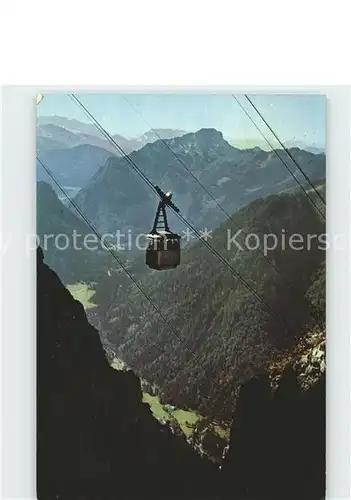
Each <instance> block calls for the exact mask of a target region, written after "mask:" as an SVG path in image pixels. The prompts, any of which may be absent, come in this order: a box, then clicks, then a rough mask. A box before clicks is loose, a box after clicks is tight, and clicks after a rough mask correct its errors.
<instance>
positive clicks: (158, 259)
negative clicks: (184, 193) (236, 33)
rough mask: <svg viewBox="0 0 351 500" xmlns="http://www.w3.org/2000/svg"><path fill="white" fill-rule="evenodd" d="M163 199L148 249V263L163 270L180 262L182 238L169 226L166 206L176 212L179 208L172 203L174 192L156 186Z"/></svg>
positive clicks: (149, 237) (151, 232)
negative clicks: (164, 190)
mask: <svg viewBox="0 0 351 500" xmlns="http://www.w3.org/2000/svg"><path fill="white" fill-rule="evenodd" d="M155 188H156V190H157V192H158V194H159V195H160V197H161V201H160V202H159V204H158V207H157V211H156V216H155V220H154V225H153V228H152V230H151V231H150V233H149V234H148V235H147V239H148V241H149V244H148V247H147V249H146V265H147V266H149V267H150V268H152V269H157V270H158V271H162V270H165V269H174V268H176V267H177V266H179V264H180V239H181V237H180V236H179V235H178V234H176V233H173V232H172V231H171V230H170V229H169V226H168V221H167V214H166V206H167V205H168V206H170V207H172V208H173V210H175V211H176V212H179V209H178V208H177V207H176V206H175V205H174V203H172V201H171V199H172V193H166V194H165V193H164V192H163V191H162V190H161V189H160V188H159V187H158V186H155Z"/></svg>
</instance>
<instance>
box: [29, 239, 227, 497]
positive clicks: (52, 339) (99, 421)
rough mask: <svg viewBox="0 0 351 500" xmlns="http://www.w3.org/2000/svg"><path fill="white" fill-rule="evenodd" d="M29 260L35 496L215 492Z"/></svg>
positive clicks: (129, 378)
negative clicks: (33, 286) (33, 313)
mask: <svg viewBox="0 0 351 500" xmlns="http://www.w3.org/2000/svg"><path fill="white" fill-rule="evenodd" d="M37 255H38V258H37V329H38V338H37V346H38V347H37V356H38V365H37V366H38V373H37V379H38V385H37V390H38V407H37V410H38V432H37V445H38V452H37V462H38V477H37V489H38V498H39V499H41V500H51V499H62V500H78V499H80V500H83V499H84V500H97V499H99V500H100V499H101V500H106V499H118V498H121V499H123V500H127V499H131V500H132V499H133V500H134V499H148V498H152V499H158V498H160V499H163V500H164V499H168V498H169V499H177V500H178V499H180V498H182V499H188V498H189V499H199V500H200V499H201V500H203V499H206V498H215V496H214V490H215V488H216V486H217V484H218V483H217V476H218V471H217V470H216V468H215V467H214V466H213V465H212V464H211V463H210V462H208V461H207V460H205V459H202V458H200V457H199V456H198V455H197V454H196V453H195V452H194V451H193V450H192V448H191V447H190V446H189V445H188V443H187V442H186V441H185V439H183V438H182V437H180V436H177V435H174V434H173V433H172V431H171V430H170V429H169V428H168V427H165V426H162V425H161V424H160V423H159V422H158V421H157V420H155V419H154V417H153V416H152V414H151V411H150V409H149V406H148V405H147V404H144V403H143V402H142V393H141V388H140V381H139V379H138V378H137V377H136V376H135V375H134V374H133V372H131V371H128V372H117V371H115V370H113V369H112V368H111V367H110V366H109V364H108V362H107V360H106V358H105V354H104V350H103V347H102V344H101V341H100V338H99V334H98V332H97V330H96V329H95V328H94V327H92V326H91V325H90V324H89V323H88V321H87V319H86V315H85V311H84V309H83V306H82V305H81V304H80V302H78V301H76V300H74V299H73V297H72V296H71V294H70V293H69V292H68V290H67V289H66V288H65V287H64V286H63V284H62V283H61V281H60V280H59V278H58V277H57V275H56V274H55V273H54V272H53V271H52V270H51V269H50V268H48V267H47V266H46V265H45V263H44V262H43V253H42V251H41V250H40V249H39V250H38V254H37Z"/></svg>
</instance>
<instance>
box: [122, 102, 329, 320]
mask: <svg viewBox="0 0 351 500" xmlns="http://www.w3.org/2000/svg"><path fill="white" fill-rule="evenodd" d="M123 97H124V100H125V101H126V102H127V103H128V104H129V105H130V106H131V108H132V109H134V111H135V112H136V113H137V114H138V115H139V116H140V117H141V119H142V120H143V121H144V123H145V124H146V125H147V126H148V127H150V130H152V132H153V133H154V134H155V135H156V136H157V137H158V139H159V140H160V141H161V142H162V143H163V144H164V146H165V147H166V148H167V149H168V150H169V151H170V153H171V154H172V155H173V156H174V157H175V159H176V160H177V161H178V162H179V163H180V164H181V165H182V166H183V167H184V168H185V170H186V171H187V172H188V173H189V175H190V176H191V177H192V179H193V180H194V181H195V182H197V183H198V184H199V186H201V188H202V189H203V190H204V191H205V193H206V194H207V195H208V196H209V197H210V198H211V200H212V201H213V202H214V203H215V204H216V205H217V206H218V208H219V209H220V210H221V211H222V212H223V213H224V215H225V216H226V217H227V219H229V220H230V221H231V222H232V223H233V224H234V226H235V227H236V228H237V229H239V230H241V231H242V234H243V235H244V236H248V233H247V232H245V231H244V229H243V228H242V227H241V226H240V225H239V224H238V223H237V222H236V220H235V219H234V218H233V217H232V216H231V215H230V214H229V213H228V211H227V210H226V209H225V208H224V207H223V206H222V205H221V204H220V203H219V201H218V200H217V199H216V198H215V197H214V196H213V194H212V193H211V191H210V190H209V189H208V188H207V187H206V186H205V185H204V184H203V182H201V181H200V179H198V178H197V177H196V175H194V174H193V172H192V171H191V170H190V168H189V167H188V166H187V164H186V163H185V162H184V161H183V160H182V158H180V157H179V156H178V155H177V153H176V152H175V151H174V150H173V149H172V148H171V146H170V145H169V144H168V142H167V141H165V140H164V139H163V138H162V137H161V136H160V134H159V133H158V131H157V130H155V129H154V128H153V127H152V125H151V124H150V123H149V122H148V120H147V119H146V118H145V117H144V116H143V114H142V113H141V112H140V111H139V110H138V109H136V107H135V106H134V105H133V104H132V103H131V102H130V100H129V99H127V98H126V97H125V96H123ZM257 251H258V252H259V254H260V255H262V257H263V258H264V259H265V260H266V261H267V262H268V263H269V264H270V265H271V266H272V268H273V269H274V270H275V271H276V273H277V274H278V275H279V276H280V277H281V278H282V280H283V281H285V283H286V285H287V286H288V288H290V290H291V291H293V292H295V293H296V294H297V296H298V297H299V292H297V290H296V289H295V288H294V286H293V285H292V284H291V283H290V282H289V280H288V279H287V278H286V277H285V276H284V275H283V274H282V273H281V271H280V270H279V269H278V267H277V266H276V265H275V264H274V263H273V262H272V261H271V260H270V259H269V258H268V256H267V255H265V253H264V252H263V251H262V250H261V249H260V248H259V247H258V248H257ZM299 298H300V297H299ZM303 300H304V298H302V301H303ZM309 308H310V309H311V312H310V315H311V318H313V319H314V320H315V321H316V324H317V325H318V326H319V327H320V328H323V321H322V319H321V317H320V315H319V313H318V312H317V311H316V310H314V308H313V306H312V304H309Z"/></svg>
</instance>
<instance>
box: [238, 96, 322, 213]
mask: <svg viewBox="0 0 351 500" xmlns="http://www.w3.org/2000/svg"><path fill="white" fill-rule="evenodd" d="M232 96H233V98H234V99H235V101H236V102H237V104H238V105H239V106H240V108H241V109H242V110H243V111H244V113H245V114H246V116H247V117H248V118H249V119H250V121H251V122H252V124H253V125H254V127H255V128H256V130H257V131H258V132H259V133H260V135H261V136H262V137H263V139H264V140H265V141H266V143H267V144H268V145H269V147H270V148H271V150H272V151H273V153H274V154H275V155H276V156H277V157H278V158H279V160H280V161H281V162H282V163H283V165H284V166H285V168H286V169H287V170H288V172H289V173H290V175H291V176H292V177H293V178H294V179H295V181H296V183H297V184H298V185H299V186H300V188H301V189H302V191H303V192H304V193H305V195H306V196H307V198H308V199H309V200H310V202H311V205H313V207H314V208H315V209H316V210H317V212H318V213H319V214H320V215H321V217H322V218H323V219H324V220H325V215H324V214H323V212H321V211H320V209H319V208H318V206H317V205H316V203H315V202H314V201H313V199H312V198H311V197H310V195H309V194H308V192H307V191H306V190H305V188H304V186H303V184H302V183H301V182H300V181H299V179H298V178H297V177H296V175H295V174H294V172H293V171H292V170H291V168H290V167H289V165H288V164H287V163H286V161H285V160H284V159H283V158H282V157H281V155H280V154H279V153H278V151H277V149H276V148H275V147H274V146H273V144H272V143H271V142H270V141H269V139H268V138H267V137H266V135H265V134H264V133H263V132H262V130H261V129H260V127H259V126H258V125H257V123H256V122H255V120H254V119H253V118H252V116H250V114H249V113H248V111H247V110H246V109H245V107H244V106H243V105H242V104H241V102H240V101H239V99H238V98H237V97H236V96H235V95H234V94H232ZM300 168H301V167H300ZM314 189H315V188H314Z"/></svg>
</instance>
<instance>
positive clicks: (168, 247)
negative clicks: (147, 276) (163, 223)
mask: <svg viewBox="0 0 351 500" xmlns="http://www.w3.org/2000/svg"><path fill="white" fill-rule="evenodd" d="M147 238H148V240H149V244H148V247H147V250H146V265H148V266H149V267H151V268H152V269H157V270H158V271H161V270H163V269H174V268H176V267H177V266H179V264H180V236H179V235H178V234H175V233H171V232H169V231H160V232H158V233H150V234H148V235H147Z"/></svg>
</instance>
